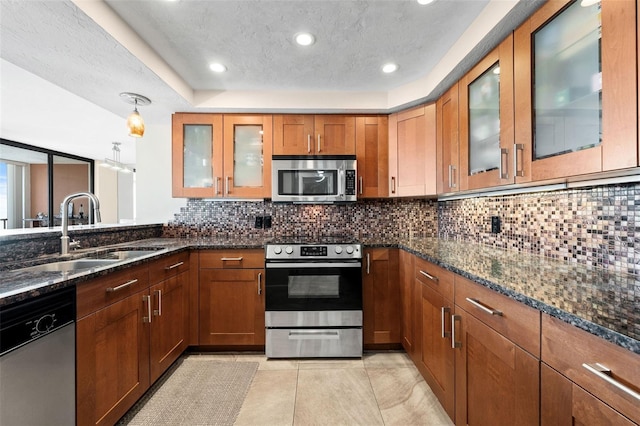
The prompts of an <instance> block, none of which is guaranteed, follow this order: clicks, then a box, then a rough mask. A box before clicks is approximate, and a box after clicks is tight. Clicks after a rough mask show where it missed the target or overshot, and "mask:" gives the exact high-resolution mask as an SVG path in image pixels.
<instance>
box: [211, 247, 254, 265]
mask: <svg viewBox="0 0 640 426" xmlns="http://www.w3.org/2000/svg"><path fill="white" fill-rule="evenodd" d="M200 268H217V269H239V268H260V269H262V268H264V250H262V249H256V250H207V251H201V252H200Z"/></svg>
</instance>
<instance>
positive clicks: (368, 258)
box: [367, 253, 371, 275]
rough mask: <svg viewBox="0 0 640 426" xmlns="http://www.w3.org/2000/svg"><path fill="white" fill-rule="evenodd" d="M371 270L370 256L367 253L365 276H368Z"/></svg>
mask: <svg viewBox="0 0 640 426" xmlns="http://www.w3.org/2000/svg"><path fill="white" fill-rule="evenodd" d="M370 270H371V255H370V253H367V275H369V271H370Z"/></svg>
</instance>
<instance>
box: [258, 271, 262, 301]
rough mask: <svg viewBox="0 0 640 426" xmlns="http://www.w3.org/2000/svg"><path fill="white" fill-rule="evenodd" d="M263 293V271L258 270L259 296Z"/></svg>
mask: <svg viewBox="0 0 640 426" xmlns="http://www.w3.org/2000/svg"><path fill="white" fill-rule="evenodd" d="M261 294H262V272H258V296H260V295H261Z"/></svg>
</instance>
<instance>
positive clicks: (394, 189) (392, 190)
mask: <svg viewBox="0 0 640 426" xmlns="http://www.w3.org/2000/svg"><path fill="white" fill-rule="evenodd" d="M391 193H392V194H395V193H396V178H395V176H391Z"/></svg>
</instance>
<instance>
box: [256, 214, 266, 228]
mask: <svg viewBox="0 0 640 426" xmlns="http://www.w3.org/2000/svg"><path fill="white" fill-rule="evenodd" d="M263 223H264V222H263V220H262V216H256V223H255V225H254V226H253V227H254V228H260V229H261V228H262V226H263Z"/></svg>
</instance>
